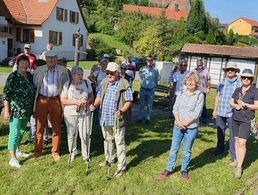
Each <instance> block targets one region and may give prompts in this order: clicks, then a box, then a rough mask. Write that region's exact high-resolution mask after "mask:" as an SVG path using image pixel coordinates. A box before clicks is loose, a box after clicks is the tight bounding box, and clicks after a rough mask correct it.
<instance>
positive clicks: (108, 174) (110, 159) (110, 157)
mask: <svg viewBox="0 0 258 195" xmlns="http://www.w3.org/2000/svg"><path fill="white" fill-rule="evenodd" d="M116 128H117V119H116V118H115V124H114V127H113V138H115V132H116ZM111 143H112V140H111V141H110V140H109V141H108V146H109V147H108V149H109V151H108V152H109V159H108V173H107V180H111V178H112V177H111V176H110V169H111V163H112V149H110V144H111ZM111 148H112V145H111Z"/></svg>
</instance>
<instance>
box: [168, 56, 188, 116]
mask: <svg viewBox="0 0 258 195" xmlns="http://www.w3.org/2000/svg"><path fill="white" fill-rule="evenodd" d="M178 64H179V65H178V67H177V69H176V68H175V69H174V71H175V72H174V74H173V79H172V82H170V86H171V87H170V88H171V91H174V95H173V97H172V98H171V102H170V104H171V105H170V108H171V112H170V113H169V114H170V115H169V116H170V117H173V106H174V104H175V101H176V97H177V95H179V94H180V93H181V91H183V90H184V89H185V85H184V83H183V81H184V78H185V76H186V75H187V73H188V72H189V71H188V70H186V69H187V61H186V60H182V61H180V62H179V63H178Z"/></svg>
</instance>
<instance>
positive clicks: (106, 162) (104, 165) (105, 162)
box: [99, 160, 109, 167]
mask: <svg viewBox="0 0 258 195" xmlns="http://www.w3.org/2000/svg"><path fill="white" fill-rule="evenodd" d="M108 164H109V163H108V161H107V160H105V161H104V162H102V163H100V164H99V166H100V167H106V166H108Z"/></svg>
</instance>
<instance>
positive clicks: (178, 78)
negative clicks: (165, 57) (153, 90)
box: [173, 70, 189, 95]
mask: <svg viewBox="0 0 258 195" xmlns="http://www.w3.org/2000/svg"><path fill="white" fill-rule="evenodd" d="M188 72H189V71H187V70H186V71H185V72H184V73H183V74H181V73H180V71H177V72H175V74H174V75H173V79H174V82H175V83H176V91H175V94H176V95H179V94H180V92H181V91H183V90H184V89H186V86H185V85H184V83H183V81H184V78H185V76H186V75H187V74H188Z"/></svg>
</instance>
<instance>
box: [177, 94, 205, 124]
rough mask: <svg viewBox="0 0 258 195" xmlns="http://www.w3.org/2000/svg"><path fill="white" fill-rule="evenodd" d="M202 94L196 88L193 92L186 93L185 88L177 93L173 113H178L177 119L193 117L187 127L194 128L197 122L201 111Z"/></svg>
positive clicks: (184, 119) (183, 119) (182, 119)
mask: <svg viewBox="0 0 258 195" xmlns="http://www.w3.org/2000/svg"><path fill="white" fill-rule="evenodd" d="M203 102H204V95H203V94H202V93H201V92H200V91H199V90H196V91H195V92H194V93H193V94H191V95H188V94H187V90H184V91H182V92H181V93H180V94H179V95H177V98H176V102H175V105H174V107H173V114H174V115H178V117H179V120H181V121H186V120H188V119H189V118H193V119H195V120H194V122H192V123H191V124H190V125H189V126H188V128H195V127H197V126H198V124H199V117H200V115H201V113H202V108H203Z"/></svg>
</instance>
